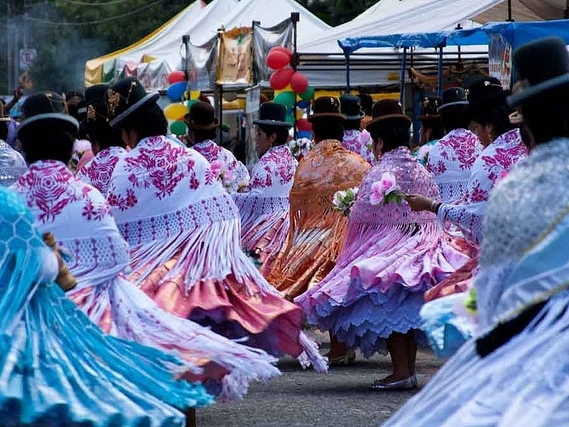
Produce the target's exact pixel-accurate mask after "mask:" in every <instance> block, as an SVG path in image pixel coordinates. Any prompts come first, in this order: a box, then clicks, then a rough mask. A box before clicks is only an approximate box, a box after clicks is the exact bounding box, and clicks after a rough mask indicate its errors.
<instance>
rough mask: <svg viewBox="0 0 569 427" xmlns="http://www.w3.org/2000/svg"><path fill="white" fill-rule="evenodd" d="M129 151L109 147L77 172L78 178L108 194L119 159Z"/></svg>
mask: <svg viewBox="0 0 569 427" xmlns="http://www.w3.org/2000/svg"><path fill="white" fill-rule="evenodd" d="M126 153H127V151H126V150H125V149H124V148H122V147H109V148H105V149H104V150H101V151H99V152H98V153H97V155H96V156H95V157H93V158H92V159H91V160H89V162H88V163H87V164H86V165H85V166H83V167H82V168H80V169H79V170H78V171H77V176H78V177H79V178H80V179H81V180H82V181H84V182H86V183H87V184H91V185H92V186H93V187H95V188H96V189H97V190H99V191H100V192H101V193H103V195H105V194H107V190H108V187H109V181H110V180H111V175H112V174H113V171H114V170H115V166H116V164H117V162H118V161H119V159H120V158H121V157H122V156H124V155H125V154H126Z"/></svg>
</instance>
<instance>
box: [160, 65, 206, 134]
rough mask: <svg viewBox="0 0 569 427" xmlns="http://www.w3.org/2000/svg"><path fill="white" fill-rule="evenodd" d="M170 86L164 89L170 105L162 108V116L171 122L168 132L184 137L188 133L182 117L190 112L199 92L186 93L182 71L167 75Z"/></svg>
mask: <svg viewBox="0 0 569 427" xmlns="http://www.w3.org/2000/svg"><path fill="white" fill-rule="evenodd" d="M168 83H170V86H169V87H168V89H166V96H167V97H168V99H169V100H170V101H172V104H170V105H168V106H166V108H164V115H165V116H166V118H167V119H168V120H171V121H172V123H171V124H170V132H172V133H173V134H174V135H177V136H179V135H185V134H186V133H187V132H188V129H187V127H186V124H185V123H184V116H185V115H186V114H187V113H188V112H189V111H190V106H191V105H192V104H193V103H194V102H196V100H197V98H198V97H199V96H200V92H199V91H191V92H188V91H187V90H186V88H187V85H188V82H187V80H186V75H185V73H184V72H183V71H180V70H175V71H172V72H171V73H170V74H168Z"/></svg>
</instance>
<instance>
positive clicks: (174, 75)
mask: <svg viewBox="0 0 569 427" xmlns="http://www.w3.org/2000/svg"><path fill="white" fill-rule="evenodd" d="M185 81H186V75H185V74H184V72H183V71H180V70H176V71H172V72H171V73H170V74H168V83H170V84H171V85H173V84H174V83H178V82H185Z"/></svg>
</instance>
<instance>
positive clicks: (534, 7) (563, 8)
mask: <svg viewBox="0 0 569 427" xmlns="http://www.w3.org/2000/svg"><path fill="white" fill-rule="evenodd" d="M509 12H510V13H509ZM567 18H569V1H567V0H503V1H502V2H500V3H499V4H497V5H496V6H494V7H492V8H490V9H488V10H486V11H485V12H483V13H480V14H479V15H478V16H476V17H475V18H474V20H475V21H476V22H480V23H486V22H501V21H506V20H508V19H511V20H514V21H516V22H527V21H546V20H553V19H567Z"/></svg>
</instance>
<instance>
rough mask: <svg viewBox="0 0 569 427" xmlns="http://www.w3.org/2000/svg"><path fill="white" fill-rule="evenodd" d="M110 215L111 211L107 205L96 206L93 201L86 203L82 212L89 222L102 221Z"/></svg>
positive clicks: (89, 200)
mask: <svg viewBox="0 0 569 427" xmlns="http://www.w3.org/2000/svg"><path fill="white" fill-rule="evenodd" d="M110 214H111V211H110V208H109V205H108V204H107V203H100V204H97V205H95V204H94V203H93V201H92V200H91V199H88V200H87V201H86V202H85V206H83V211H82V212H81V215H82V216H84V217H85V218H87V221H93V220H97V221H100V220H102V219H103V218H105V217H106V216H107V215H110Z"/></svg>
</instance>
